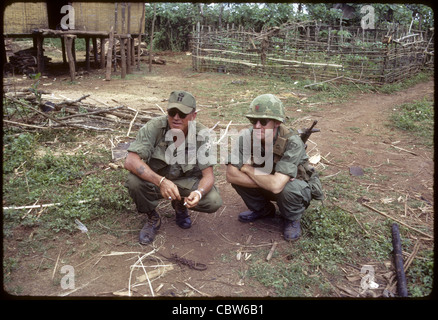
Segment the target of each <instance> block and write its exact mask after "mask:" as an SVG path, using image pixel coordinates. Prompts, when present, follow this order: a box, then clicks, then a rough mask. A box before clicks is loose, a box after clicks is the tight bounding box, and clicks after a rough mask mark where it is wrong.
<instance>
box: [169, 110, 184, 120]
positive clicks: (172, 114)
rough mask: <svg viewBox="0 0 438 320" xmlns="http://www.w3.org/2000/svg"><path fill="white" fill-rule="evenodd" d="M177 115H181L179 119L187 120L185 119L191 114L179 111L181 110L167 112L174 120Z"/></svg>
mask: <svg viewBox="0 0 438 320" xmlns="http://www.w3.org/2000/svg"><path fill="white" fill-rule="evenodd" d="M177 113H178V115H179V117H180V118H181V119H185V118H186V117H187V116H188V115H189V114H190V113H189V114H185V113H183V112H181V111H179V110H178V109H176V108H173V109H170V110H167V114H168V115H169V116H171V117H172V118H173V117H174V116H176V114H177Z"/></svg>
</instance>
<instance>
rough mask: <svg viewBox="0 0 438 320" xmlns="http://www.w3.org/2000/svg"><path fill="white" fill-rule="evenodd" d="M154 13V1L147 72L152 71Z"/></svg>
mask: <svg viewBox="0 0 438 320" xmlns="http://www.w3.org/2000/svg"><path fill="white" fill-rule="evenodd" d="M156 15H157V4H156V3H155V2H154V17H153V18H152V27H151V40H150V47H149V72H151V71H152V50H153V48H154V46H153V41H154V26H155V18H156Z"/></svg>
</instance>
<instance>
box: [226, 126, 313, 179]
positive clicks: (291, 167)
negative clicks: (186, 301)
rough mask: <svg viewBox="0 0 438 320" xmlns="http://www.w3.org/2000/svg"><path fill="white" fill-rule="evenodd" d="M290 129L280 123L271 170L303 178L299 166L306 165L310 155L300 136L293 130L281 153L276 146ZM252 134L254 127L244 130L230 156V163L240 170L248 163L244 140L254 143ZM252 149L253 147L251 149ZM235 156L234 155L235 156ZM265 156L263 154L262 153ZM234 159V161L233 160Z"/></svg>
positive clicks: (284, 142) (262, 147) (275, 139)
mask: <svg viewBox="0 0 438 320" xmlns="http://www.w3.org/2000/svg"><path fill="white" fill-rule="evenodd" d="M289 132H290V131H289V129H288V128H286V127H285V126H284V125H280V127H279V129H278V130H277V135H276V137H275V138H274V150H273V156H274V159H273V168H272V171H271V174H273V173H275V172H280V173H282V174H285V175H288V176H289V177H291V178H301V177H300V176H299V174H300V170H299V166H300V165H304V164H305V163H306V162H307V161H308V159H309V157H308V155H307V153H306V149H305V148H304V143H303V142H302V140H301V138H300V136H299V135H298V134H296V133H295V132H293V133H294V134H291V135H290V136H289V137H287V138H286V139H284V138H283V139H284V141H283V146H282V149H283V150H280V152H278V153H279V154H276V153H277V152H276V150H275V149H276V146H277V144H278V142H279V141H278V140H279V139H281V138H282V136H286V134H287V133H289ZM252 135H253V128H252V127H250V128H248V129H246V130H244V131H243V132H242V133H241V135H240V136H239V141H238V143H236V144H235V146H234V149H233V150H232V154H231V156H230V157H229V163H231V164H232V165H234V166H236V167H237V168H238V169H239V170H240V169H241V168H242V166H243V164H244V163H247V162H246V160H248V159H245V153H244V150H243V148H244V140H247V141H251V145H252ZM261 149H262V152H263V151H264V146H263V144H262V146H261ZM251 151H252V149H251ZM233 154H234V155H235V156H238V162H237V163H236V161H235V160H236V159H235V158H233ZM235 156H234V157H235ZM262 156H263V155H262ZM233 160H234V161H233ZM263 165H264V164H261V165H254V166H255V167H256V166H258V167H260V166H263Z"/></svg>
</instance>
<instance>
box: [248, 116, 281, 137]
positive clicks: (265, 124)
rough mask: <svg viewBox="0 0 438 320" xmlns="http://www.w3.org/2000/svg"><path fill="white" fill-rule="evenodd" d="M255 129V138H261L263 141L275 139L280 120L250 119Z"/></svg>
mask: <svg viewBox="0 0 438 320" xmlns="http://www.w3.org/2000/svg"><path fill="white" fill-rule="evenodd" d="M250 121H251V123H252V125H253V128H254V129H257V130H254V133H255V136H254V137H255V138H257V139H260V140H261V141H262V142H265V141H273V137H274V135H275V134H276V132H277V128H278V127H279V126H280V124H281V123H280V122H279V121H275V120H273V119H255V118H252V119H250Z"/></svg>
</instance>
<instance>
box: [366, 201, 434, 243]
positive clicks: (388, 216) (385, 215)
mask: <svg viewBox="0 0 438 320" xmlns="http://www.w3.org/2000/svg"><path fill="white" fill-rule="evenodd" d="M361 204H362V205H363V206H364V207H366V208H368V209H370V210H372V211H374V212H377V213H378V214H381V215H382V216H384V217H387V218H389V219H391V220H394V221H396V222H398V223H400V224H401V225H404V226H405V227H406V228H409V229H411V230H414V231H416V232H418V233H420V234H421V235H423V236H425V237H427V238H429V239H430V240H433V237H432V236H430V235H428V234H427V233H424V232H422V231H420V230H418V229H416V228H414V227H411V226H410V225H408V224H406V223H404V222H403V221H400V220H398V219H396V218H394V217H391V216H390V215H388V214H386V213H385V212H382V211H379V210H377V209H376V208H373V207H371V206H369V205H367V204H365V203H361Z"/></svg>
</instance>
